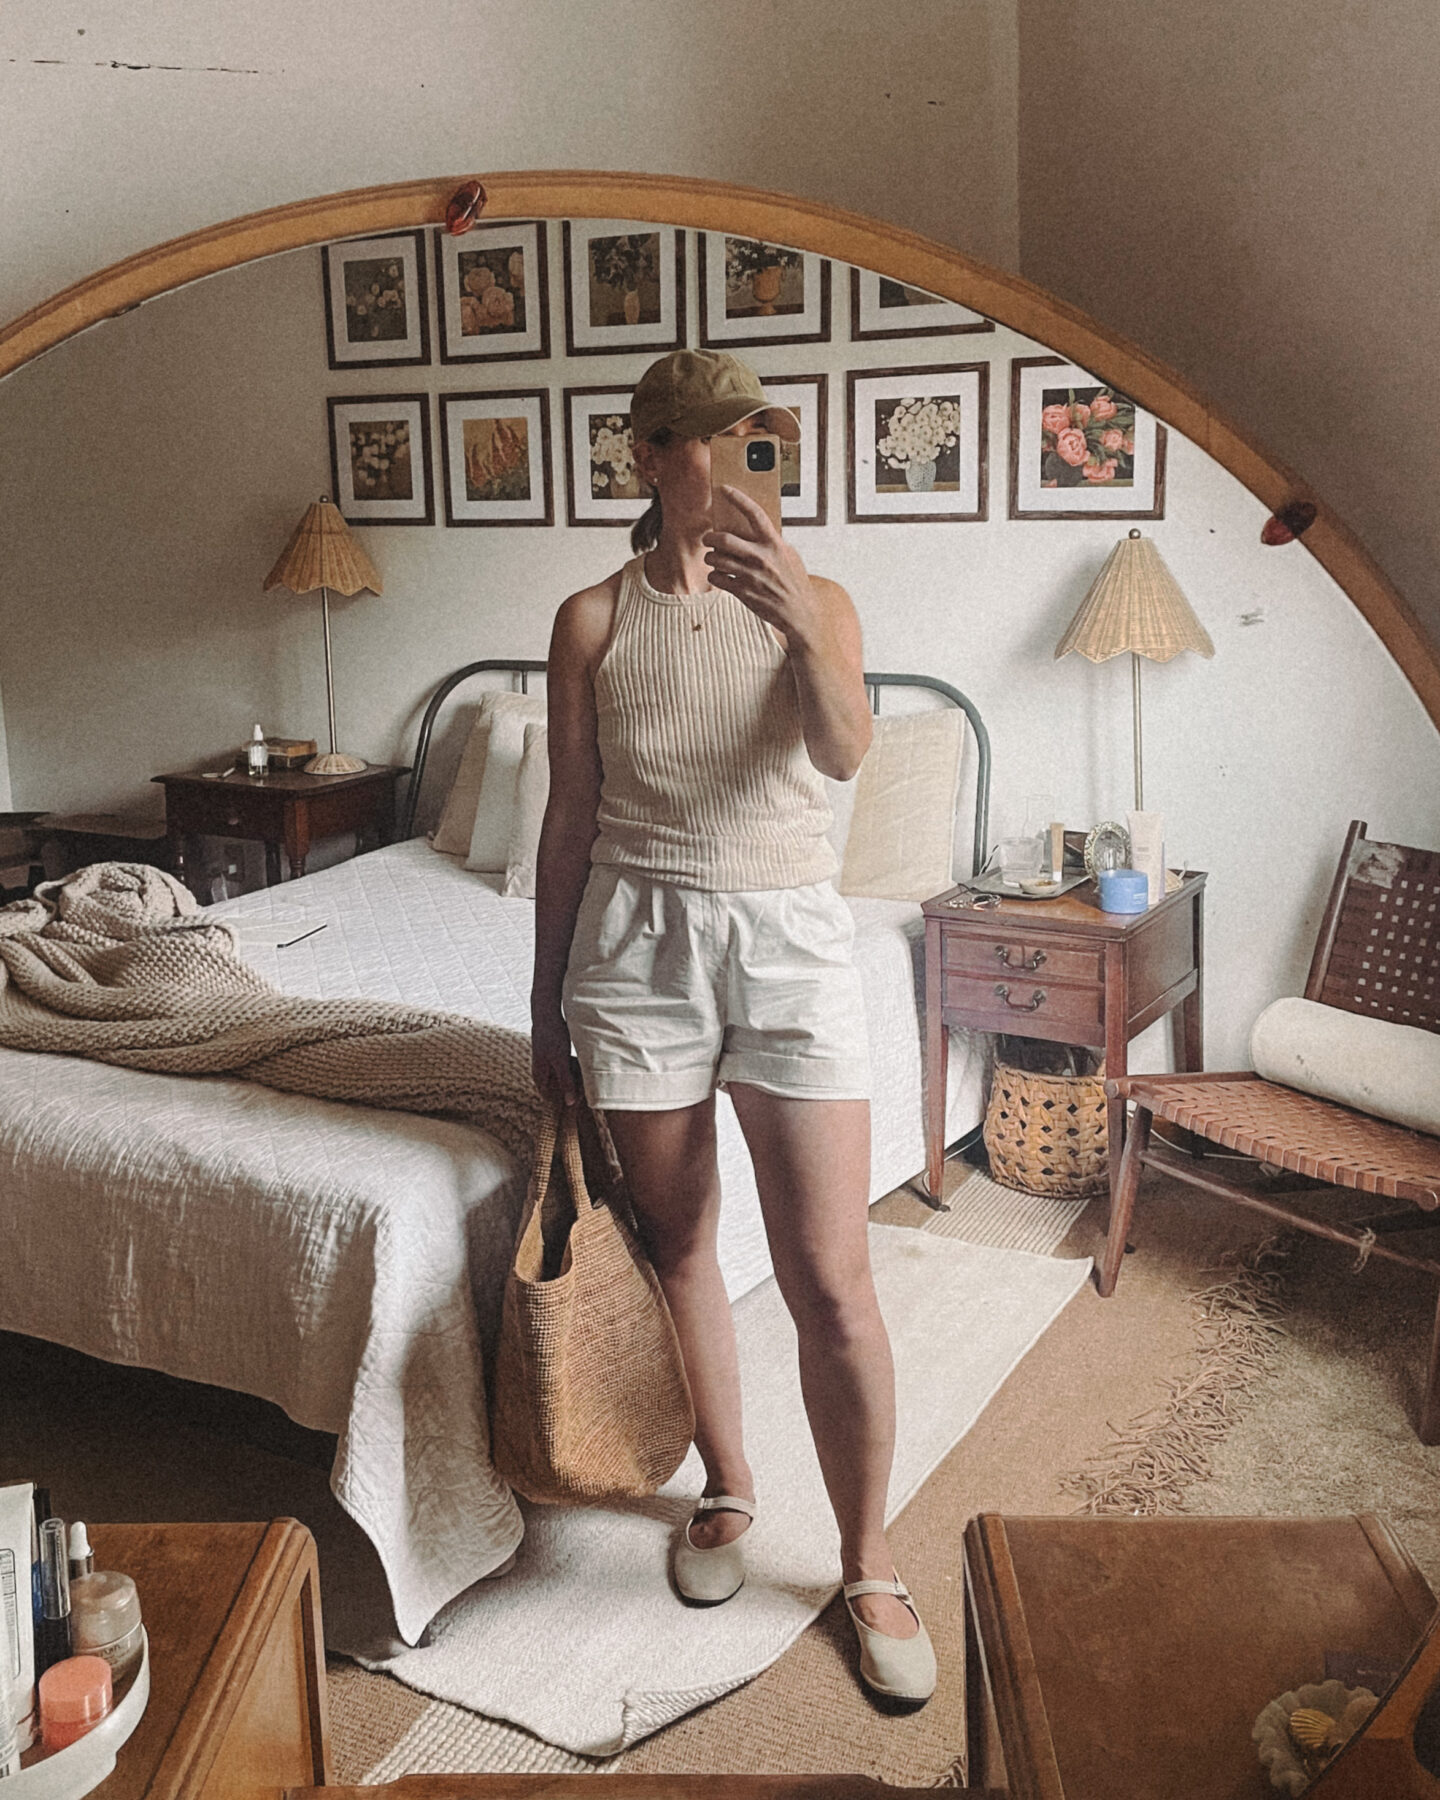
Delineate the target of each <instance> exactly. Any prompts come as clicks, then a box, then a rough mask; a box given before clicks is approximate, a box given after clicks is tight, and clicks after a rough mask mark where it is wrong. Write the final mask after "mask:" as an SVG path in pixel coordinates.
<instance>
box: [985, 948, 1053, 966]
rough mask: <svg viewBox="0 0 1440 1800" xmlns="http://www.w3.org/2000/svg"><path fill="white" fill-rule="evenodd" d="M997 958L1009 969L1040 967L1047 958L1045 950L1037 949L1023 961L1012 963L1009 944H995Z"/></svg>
mask: <svg viewBox="0 0 1440 1800" xmlns="http://www.w3.org/2000/svg"><path fill="white" fill-rule="evenodd" d="M995 958H996V961H997V962H999V963H1001V964H1002V965H1003V966H1004V967H1005V968H1007V969H1038V968H1039V967H1040V965H1041V963H1043V962H1044V960H1045V952H1044V951H1043V950H1037V951H1036V952H1035V954H1034V955H1033V956H1027V957H1026V958H1025V959H1024V961H1023V962H1018V963H1012V962H1011V960H1010V947H1009V945H1008V944H997V945H996V946H995Z"/></svg>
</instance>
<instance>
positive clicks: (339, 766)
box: [305, 587, 1138, 775]
mask: <svg viewBox="0 0 1440 1800" xmlns="http://www.w3.org/2000/svg"><path fill="white" fill-rule="evenodd" d="M320 608H321V616H322V617H323V619H324V621H325V703H326V705H327V706H328V707H329V709H330V748H329V750H328V751H327V752H325V753H324V754H322V755H320V756H312V757H311V758H310V760H309V762H307V763H306V765H305V772H306V774H307V775H358V774H359V773H360V771H361V770H362V769H368V768H369V766H370V765H369V764H368V763H367V762H366V761H365V758H364V757H363V756H350V755H348V754H347V753H346V752H345V751H343V750H337V749H336V748H335V676H334V673H333V671H332V669H331V666H330V590H329V588H327V587H322V588H321V590H320ZM1137 704H1138V702H1137ZM1137 729H1138V727H1137Z"/></svg>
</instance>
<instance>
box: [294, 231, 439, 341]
mask: <svg viewBox="0 0 1440 1800" xmlns="http://www.w3.org/2000/svg"><path fill="white" fill-rule="evenodd" d="M401 240H407V241H408V242H409V243H410V244H411V246H412V254H413V256H414V259H415V308H416V313H417V316H418V319H419V325H420V349H419V353H418V354H412V355H406V356H342V355H341V354H340V350H341V348H342V346H339V345H337V344H336V341H335V298H336V296H335V291H334V279H335V278H334V276H333V275H332V274H331V260H332V258H333V259H334V260H336V261H338V262H341V263H343V262H344V261H345V260H346V255H345V253H346V252H347V251H350V252H355V251H358V250H360V249H361V248H362V247H363V246H366V245H369V244H378V243H385V242H387V241H396V242H398V241H401ZM425 264H426V255H425V233H424V232H423V231H385V232H377V233H376V235H375V236H374V237H373V238H361V239H352V240H349V241H342V242H340V243H338V244H322V245H321V246H320V273H321V275H322V277H323V279H324V285H325V354H326V357H327V358H328V360H329V364H330V367H331V368H332V369H335V370H350V369H419V368H423V367H425V366H427V365H428V364H429V361H430V299H429V294H428V293H427V291H426V270H425ZM407 313H408V306H407Z"/></svg>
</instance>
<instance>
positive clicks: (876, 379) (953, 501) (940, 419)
mask: <svg viewBox="0 0 1440 1800" xmlns="http://www.w3.org/2000/svg"><path fill="white" fill-rule="evenodd" d="M846 381H847V384H848V387H849V405H848V408H847V418H846V438H847V445H848V458H847V460H848V463H849V476H850V493H849V508H848V511H847V515H846V516H847V517H848V519H849V520H850V522H851V524H899V523H901V522H910V521H913V520H919V519H933V520H937V521H938V520H947V521H950V522H958V521H968V520H972V519H983V518H985V517H986V516H987V510H988V508H987V496H988V461H989V458H988V451H987V446H988V442H989V435H990V422H989V421H990V365H989V363H952V364H938V365H934V366H931V367H928V368H915V369H852V370H851V371H850V372H849V374H848V375H847V377H846Z"/></svg>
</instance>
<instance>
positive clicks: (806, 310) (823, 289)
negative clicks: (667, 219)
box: [699, 231, 830, 350]
mask: <svg viewBox="0 0 1440 1800" xmlns="http://www.w3.org/2000/svg"><path fill="white" fill-rule="evenodd" d="M699 276H700V342H701V343H702V344H703V345H705V346H706V347H707V348H709V349H713V350H733V349H738V348H740V347H742V346H744V345H748V344H823V343H827V342H828V341H829V338H830V264H829V261H828V260H827V258H825V257H823V256H815V255H813V254H812V253H811V252H810V251H808V250H790V249H787V248H786V246H785V245H784V244H766V243H762V242H761V241H760V240H759V239H758V238H745V237H731V236H730V234H729V233H728V232H724V231H705V232H702V233H701V234H700V261H699Z"/></svg>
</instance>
